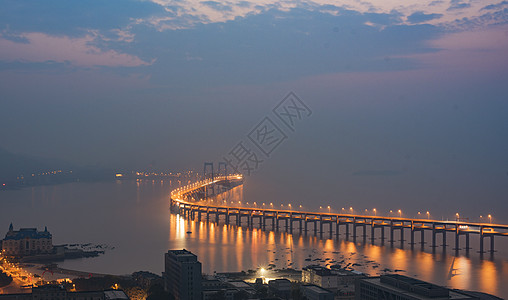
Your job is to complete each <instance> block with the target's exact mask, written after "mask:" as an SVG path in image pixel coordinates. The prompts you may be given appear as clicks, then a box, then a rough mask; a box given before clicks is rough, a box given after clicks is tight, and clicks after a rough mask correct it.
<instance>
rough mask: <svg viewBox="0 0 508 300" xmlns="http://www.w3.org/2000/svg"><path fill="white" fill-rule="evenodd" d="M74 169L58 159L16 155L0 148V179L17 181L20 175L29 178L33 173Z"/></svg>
mask: <svg viewBox="0 0 508 300" xmlns="http://www.w3.org/2000/svg"><path fill="white" fill-rule="evenodd" d="M72 168H73V165H72V164H70V163H67V162H64V161H61V160H58V159H48V158H40V157H35V156H30V155H24V154H15V153H12V152H9V151H7V150H5V149H2V148H0V179H4V180H8V179H16V178H17V177H18V176H20V175H24V176H28V175H30V174H33V173H40V172H48V171H52V170H69V169H72Z"/></svg>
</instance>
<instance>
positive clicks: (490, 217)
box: [489, 215, 492, 224]
mask: <svg viewBox="0 0 508 300" xmlns="http://www.w3.org/2000/svg"><path fill="white" fill-rule="evenodd" d="M489 223H491V224H492V215H489Z"/></svg>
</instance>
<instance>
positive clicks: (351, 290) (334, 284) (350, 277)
mask: <svg viewBox="0 0 508 300" xmlns="http://www.w3.org/2000/svg"><path fill="white" fill-rule="evenodd" d="M366 277H367V276H366V275H365V274H363V273H361V272H357V271H349V270H345V269H341V268H331V269H328V268H325V267H322V266H318V265H310V266H307V267H305V268H303V269H302V282H303V283H306V284H311V285H316V286H319V287H321V288H324V289H327V290H329V291H331V292H333V293H334V294H335V299H341V300H351V299H354V298H355V281H356V279H357V278H366Z"/></svg>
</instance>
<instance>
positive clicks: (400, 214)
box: [399, 209, 402, 218]
mask: <svg viewBox="0 0 508 300" xmlns="http://www.w3.org/2000/svg"><path fill="white" fill-rule="evenodd" d="M399 217H400V218H402V210H400V209H399Z"/></svg>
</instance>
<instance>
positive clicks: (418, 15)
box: [407, 11, 443, 23]
mask: <svg viewBox="0 0 508 300" xmlns="http://www.w3.org/2000/svg"><path fill="white" fill-rule="evenodd" d="M442 16H443V14H426V13H424V12H422V11H417V12H415V13H413V14H411V15H410V16H408V17H407V20H408V22H410V23H422V22H427V21H430V20H434V19H439V18H441V17H442Z"/></svg>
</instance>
